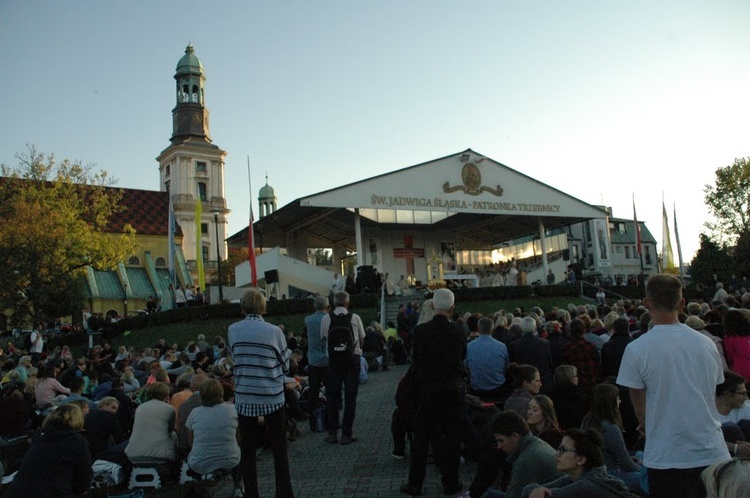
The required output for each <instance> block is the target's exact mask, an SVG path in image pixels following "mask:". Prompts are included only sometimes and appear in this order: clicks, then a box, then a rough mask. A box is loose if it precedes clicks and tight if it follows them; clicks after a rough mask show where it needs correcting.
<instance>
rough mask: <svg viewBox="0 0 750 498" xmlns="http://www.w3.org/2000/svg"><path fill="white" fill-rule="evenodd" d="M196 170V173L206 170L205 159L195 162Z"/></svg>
mask: <svg viewBox="0 0 750 498" xmlns="http://www.w3.org/2000/svg"><path fill="white" fill-rule="evenodd" d="M195 172H196V173H205V172H206V163H205V161H198V162H197V163H195Z"/></svg>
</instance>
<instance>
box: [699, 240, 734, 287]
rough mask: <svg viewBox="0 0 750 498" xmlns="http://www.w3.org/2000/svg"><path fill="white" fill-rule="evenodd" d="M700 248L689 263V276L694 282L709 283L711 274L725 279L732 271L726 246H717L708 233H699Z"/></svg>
mask: <svg viewBox="0 0 750 498" xmlns="http://www.w3.org/2000/svg"><path fill="white" fill-rule="evenodd" d="M700 241H701V244H700V248H699V249H698V252H696V253H695V257H694V258H693V261H692V263H691V264H690V276H691V278H692V281H693V283H694V284H696V285H697V284H702V285H706V284H709V283H710V282H711V280H712V277H713V274H714V273H716V274H717V275H718V276H719V279H720V280H721V279H724V280H725V281H726V279H727V278H728V277H729V276H730V275H731V274H733V273H735V270H734V269H733V261H732V256H731V255H730V253H729V250H728V249H727V248H726V246H719V244H717V243H716V242H714V241H713V240H712V239H711V238H710V237H709V236H708V235H706V234H701V235H700Z"/></svg>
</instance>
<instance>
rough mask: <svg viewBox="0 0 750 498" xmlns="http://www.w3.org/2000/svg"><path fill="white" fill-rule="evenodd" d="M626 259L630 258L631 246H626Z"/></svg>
mask: <svg viewBox="0 0 750 498" xmlns="http://www.w3.org/2000/svg"><path fill="white" fill-rule="evenodd" d="M625 259H630V246H625Z"/></svg>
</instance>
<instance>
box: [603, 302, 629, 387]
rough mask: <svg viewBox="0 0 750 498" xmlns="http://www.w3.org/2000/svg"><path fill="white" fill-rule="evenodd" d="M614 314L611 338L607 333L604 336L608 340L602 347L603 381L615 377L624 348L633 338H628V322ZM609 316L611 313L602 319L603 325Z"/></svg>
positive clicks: (618, 370)
mask: <svg viewBox="0 0 750 498" xmlns="http://www.w3.org/2000/svg"><path fill="white" fill-rule="evenodd" d="M614 314H615V319H614V320H613V321H612V324H611V330H612V336H611V337H609V333H607V334H605V335H607V336H608V337H609V339H608V340H607V342H605V343H604V346H602V378H605V379H606V378H607V377H609V376H613V377H617V374H618V373H619V372H620V363H622V355H623V354H625V348H626V347H627V346H628V344H630V343H631V342H633V338H632V337H630V322H628V319H627V318H622V317H619V316H617V314H616V313H614ZM610 315H612V313H610V314H608V315H607V316H606V317H604V318H605V324H606V323H608V319H609V318H610Z"/></svg>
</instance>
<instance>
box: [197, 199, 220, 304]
mask: <svg viewBox="0 0 750 498" xmlns="http://www.w3.org/2000/svg"><path fill="white" fill-rule="evenodd" d="M217 229H218V228H217ZM195 267H196V270H197V272H198V287H200V288H201V291H204V290H206V272H205V270H204V268H203V203H202V202H201V196H200V194H198V201H197V202H196V203H195Z"/></svg>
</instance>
